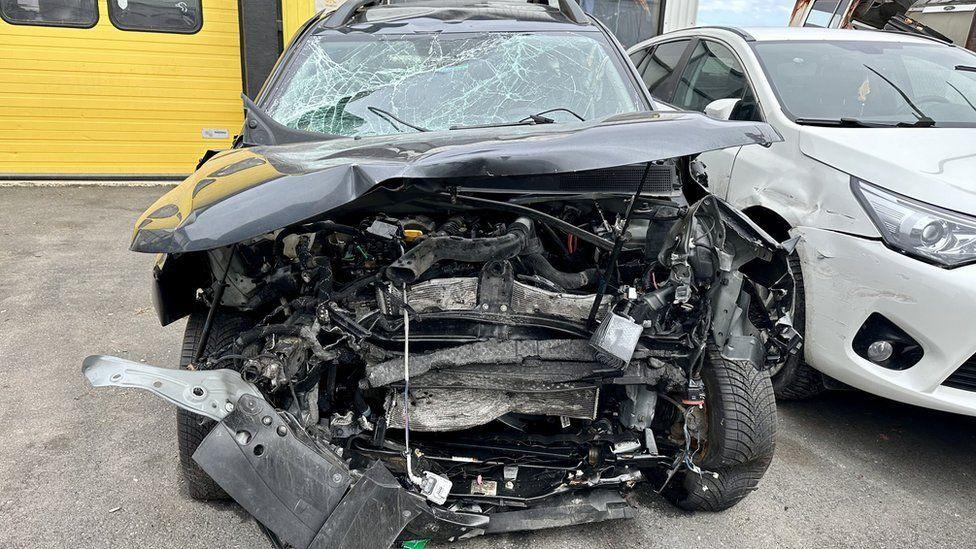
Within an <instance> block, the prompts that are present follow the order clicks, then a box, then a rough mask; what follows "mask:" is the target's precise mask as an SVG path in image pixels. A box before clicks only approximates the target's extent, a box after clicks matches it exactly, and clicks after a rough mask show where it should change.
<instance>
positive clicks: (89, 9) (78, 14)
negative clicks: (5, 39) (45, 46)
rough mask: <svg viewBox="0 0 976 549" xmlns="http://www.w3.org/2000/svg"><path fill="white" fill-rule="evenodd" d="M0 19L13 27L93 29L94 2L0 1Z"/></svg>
mask: <svg viewBox="0 0 976 549" xmlns="http://www.w3.org/2000/svg"><path fill="white" fill-rule="evenodd" d="M0 17H3V20H4V21H6V22H8V23H11V24H14V25H42V26H47V27H78V28H85V29H87V28H90V27H94V26H95V23H97V22H98V7H97V6H96V5H95V0H0Z"/></svg>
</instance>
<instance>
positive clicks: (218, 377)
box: [83, 356, 634, 549]
mask: <svg viewBox="0 0 976 549" xmlns="http://www.w3.org/2000/svg"><path fill="white" fill-rule="evenodd" d="M83 372H84V375H85V377H86V378H87V379H88V380H89V382H90V383H91V385H92V386H93V387H113V386H114V387H130V388H137V389H144V390H147V391H150V392H152V393H154V394H156V395H158V396H160V397H162V398H163V399H165V400H167V401H169V402H171V403H173V404H176V405H177V406H179V407H181V408H183V409H185V410H188V411H191V412H194V413H197V414H201V415H204V416H206V417H209V418H211V419H214V420H217V421H218V424H217V425H216V426H215V427H214V428H213V430H212V431H211V432H210V434H209V435H207V437H206V438H205V439H204V440H203V442H201V443H200V446H199V447H198V448H197V451H196V452H195V453H194V454H193V459H194V461H196V462H197V464H198V465H200V467H201V468H202V469H203V470H204V471H205V472H206V473H207V474H208V475H209V476H210V477H211V478H213V479H214V481H216V482H217V484H219V485H220V487H221V488H223V489H224V491H225V492H227V494H228V495H230V496H231V497H232V498H234V500H236V501H237V503H239V504H240V505H241V507H243V508H244V509H245V510H246V511H247V512H248V513H250V514H251V515H252V516H253V517H254V518H255V519H256V520H257V521H258V522H259V523H260V524H261V525H262V526H263V527H264V529H266V530H267V531H270V532H271V533H272V535H273V539H275V542H276V545H278V546H281V547H292V548H294V549H327V548H334V547H342V548H343V549H386V548H388V547H390V546H391V545H392V544H393V543H394V542H396V541H398V540H399V541H404V540H409V539H429V540H435V541H441V542H449V541H454V540H457V539H461V538H467V537H473V536H477V535H481V534H486V533H491V534H494V533H504V532H516V531H521V530H536V529H540V528H552V527H559V526H571V525H575V524H585V523H591V522H600V521H605V520H613V519H624V518H632V517H633V516H634V511H633V509H632V508H631V506H630V505H629V504H628V503H627V501H626V500H624V499H623V498H622V497H621V496H620V495H619V494H618V493H617V492H615V491H613V490H609V489H594V490H592V491H591V492H589V493H585V494H566V495H564V496H560V497H556V498H553V499H551V500H549V501H546V502H543V503H542V504H541V505H539V506H537V507H533V508H530V509H514V510H511V511H506V512H498V513H495V514H493V515H491V517H489V516H488V515H485V514H481V513H474V512H455V511H452V510H450V509H447V508H445V507H442V506H437V505H431V504H430V503H429V502H427V501H426V500H425V498H424V497H423V496H422V495H420V494H417V493H414V492H411V491H408V490H406V489H405V488H403V486H402V485H401V484H400V483H399V482H398V481H397V479H396V478H395V477H394V476H393V474H392V473H391V472H390V471H389V470H388V469H387V468H386V466H384V465H383V464H382V463H381V462H379V461H374V462H372V463H370V464H368V465H366V466H365V467H362V468H360V469H350V467H349V465H348V464H347V463H346V462H345V461H344V460H343V459H342V458H341V456H340V450H339V449H337V448H335V447H334V446H332V445H331V444H329V443H328V442H325V441H322V440H319V439H316V438H315V437H313V436H311V435H310V434H309V433H308V432H306V431H305V430H304V429H302V428H301V427H300V426H299V425H298V423H297V421H295V419H294V418H293V417H292V416H291V415H290V414H288V413H287V412H280V411H278V410H275V409H274V408H273V407H272V406H271V404H270V403H269V402H268V401H267V400H265V399H264V397H263V396H261V395H260V393H258V392H257V390H256V389H255V388H254V387H253V386H252V385H251V384H250V383H247V382H245V381H244V380H243V379H241V377H240V374H238V373H236V372H234V371H232V370H210V371H186V370H171V369H166V368H159V367H156V366H149V365H147V364H141V363H138V362H131V361H128V360H125V359H121V358H116V357H109V356H91V357H88V358H87V359H85V362H84V367H83ZM197 389H202V390H203V393H202V396H201V394H200V391H199V390H197ZM234 398H236V401H235V400H233V399H234ZM228 404H229V405H228Z"/></svg>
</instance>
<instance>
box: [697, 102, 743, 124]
mask: <svg viewBox="0 0 976 549" xmlns="http://www.w3.org/2000/svg"><path fill="white" fill-rule="evenodd" d="M740 101H742V100H741V99H716V100H715V101H712V102H711V103H709V104H708V105H707V106H706V107H705V114H707V115H708V116H710V117H712V118H717V119H719V120H728V119H729V118H731V117H732V112H733V111H735V108H736V107H737V106H738V105H739V102H740Z"/></svg>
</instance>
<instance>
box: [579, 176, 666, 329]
mask: <svg viewBox="0 0 976 549" xmlns="http://www.w3.org/2000/svg"><path fill="white" fill-rule="evenodd" d="M650 173H651V163H650V162H648V163H647V165H646V166H645V167H644V175H642V176H641V180H640V183H638V184H637V191H636V192H634V196H632V197H631V199H630V204H628V205H627V213H626V214H625V215H624V226H623V228H622V229H621V230H620V233H619V234H617V237H616V238H614V240H613V249H612V250H611V251H610V262H609V264H608V265H607V268H606V269H605V270H604V273H603V276H601V277H600V286H599V288H598V289H597V292H596V297H595V298H594V299H593V307H591V308H590V316H589V317H588V318H587V319H586V328H587V329H589V330H592V329H593V325H594V324H595V323H596V314H597V312H598V311H599V310H600V304H601V303H603V295H604V294H605V293H606V292H607V284H608V283H609V281H610V279H611V278H613V275H614V274H616V271H617V257H618V256H619V255H620V249H621V248H623V246H624V239H625V238H626V236H627V229H629V228H630V218H631V216H632V215H633V214H634V205H635V204H637V199H638V198H640V195H641V194H642V193H643V192H644V183H646V182H647V176H648V175H650Z"/></svg>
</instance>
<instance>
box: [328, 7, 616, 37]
mask: <svg viewBox="0 0 976 549" xmlns="http://www.w3.org/2000/svg"><path fill="white" fill-rule="evenodd" d="M349 1H352V0H349ZM387 1H389V2H390V3H383V4H379V3H377V4H367V5H365V6H363V7H362V8H360V9H358V10H357V11H355V12H354V13H353V14H352V16H351V17H350V18H349V20H348V21H346V22H345V23H343V24H342V28H343V29H344V30H345V29H349V30H358V31H363V32H369V33H371V34H393V33H396V34H407V33H412V32H425V31H428V32H435V31H436V32H469V31H472V30H476V31H523V32H524V31H535V32H540V31H543V32H544V31H567V30H568V31H575V32H587V31H591V32H592V31H596V32H599V31H600V30H601V29H600V27H598V26H597V25H596V24H594V23H593V22H592V21H590V20H589V19H587V20H585V21H579V22H578V21H574V20H573V19H572V18H571V17H570V16H569V15H568V14H566V13H564V12H563V11H562V10H561V9H560V8H559V7H558V3H557V0H552V1H553V4H556V5H548V4H539V3H534V2H528V1H526V0H392V1H391V0H387ZM570 1H574V0H570ZM329 19H330V17H329V16H325V17H323V18H322V19H321V20H320V25H322V26H327V23H328V21H329Z"/></svg>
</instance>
